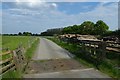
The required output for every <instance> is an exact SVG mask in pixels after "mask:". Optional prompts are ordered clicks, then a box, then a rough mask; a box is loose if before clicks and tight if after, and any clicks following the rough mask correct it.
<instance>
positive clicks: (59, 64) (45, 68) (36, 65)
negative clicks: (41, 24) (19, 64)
mask: <svg viewBox="0 0 120 80" xmlns="http://www.w3.org/2000/svg"><path fill="white" fill-rule="evenodd" d="M85 68H86V67H85V66H83V65H82V64H80V63H79V62H78V61H76V60H74V59H50V60H37V61H31V62H30V63H29V64H28V66H27V68H26V71H25V73H26V74H33V73H45V72H56V71H64V70H73V69H85Z"/></svg>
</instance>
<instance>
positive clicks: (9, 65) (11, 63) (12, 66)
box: [0, 47, 26, 75]
mask: <svg viewBox="0 0 120 80" xmlns="http://www.w3.org/2000/svg"><path fill="white" fill-rule="evenodd" d="M6 55H7V56H8V55H9V56H10V57H9V58H8V59H5V60H2V61H0V65H1V66H2V68H1V69H0V71H1V72H0V75H3V74H5V73H7V72H8V71H10V70H18V71H22V69H23V68H24V66H25V65H26V60H25V56H24V48H22V47H19V48H17V49H16V50H13V51H10V50H8V51H6V52H4V53H2V54H0V56H2V57H3V56H6Z"/></svg>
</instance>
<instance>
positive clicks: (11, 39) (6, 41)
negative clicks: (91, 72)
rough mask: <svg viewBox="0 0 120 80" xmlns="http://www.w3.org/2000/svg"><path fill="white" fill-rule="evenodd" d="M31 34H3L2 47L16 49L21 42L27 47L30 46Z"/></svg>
mask: <svg viewBox="0 0 120 80" xmlns="http://www.w3.org/2000/svg"><path fill="white" fill-rule="evenodd" d="M30 39H31V37H30V36H2V48H3V49H5V48H9V49H10V50H14V49H16V48H17V47H18V46H19V45H20V44H22V45H23V46H24V47H25V48H26V47H27V46H28V43H29V40H30Z"/></svg>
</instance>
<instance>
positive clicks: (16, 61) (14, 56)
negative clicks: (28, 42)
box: [13, 51, 20, 71]
mask: <svg viewBox="0 0 120 80" xmlns="http://www.w3.org/2000/svg"><path fill="white" fill-rule="evenodd" d="M13 62H14V64H15V67H16V70H17V71H19V70H20V68H19V64H18V63H19V62H18V58H17V54H16V51H13Z"/></svg>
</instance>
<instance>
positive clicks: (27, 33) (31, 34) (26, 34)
mask: <svg viewBox="0 0 120 80" xmlns="http://www.w3.org/2000/svg"><path fill="white" fill-rule="evenodd" d="M2 35H4V36H40V34H37V33H36V34H33V33H31V32H23V33H22V32H19V33H18V34H2Z"/></svg>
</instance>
